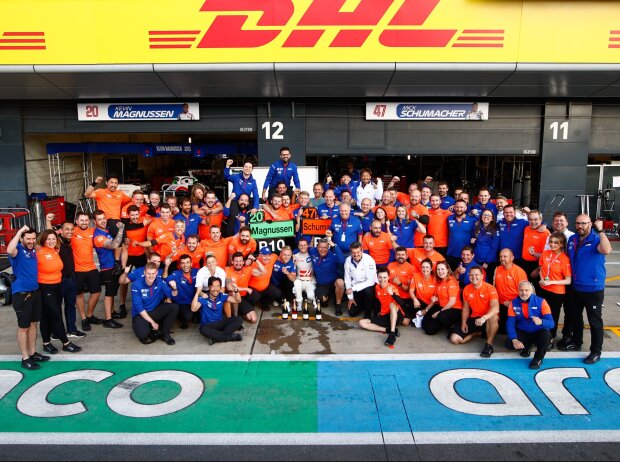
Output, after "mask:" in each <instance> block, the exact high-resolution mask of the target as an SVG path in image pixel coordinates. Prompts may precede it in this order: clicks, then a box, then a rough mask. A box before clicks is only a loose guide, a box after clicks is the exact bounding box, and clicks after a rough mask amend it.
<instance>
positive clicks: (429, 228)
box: [426, 194, 452, 258]
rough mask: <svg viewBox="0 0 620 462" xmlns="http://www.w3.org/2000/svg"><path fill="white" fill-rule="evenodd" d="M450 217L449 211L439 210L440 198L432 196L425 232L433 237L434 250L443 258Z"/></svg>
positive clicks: (446, 244) (446, 246) (446, 248)
mask: <svg viewBox="0 0 620 462" xmlns="http://www.w3.org/2000/svg"><path fill="white" fill-rule="evenodd" d="M450 215H452V212H451V211H449V210H444V209H442V208H441V198H440V197H439V196H438V195H436V194H433V195H432V196H431V208H430V209H428V225H426V232H427V233H428V234H430V235H432V236H434V237H435V250H436V251H437V252H439V253H440V254H441V255H443V256H444V258H445V256H446V251H447V250H448V217H449V216H450Z"/></svg>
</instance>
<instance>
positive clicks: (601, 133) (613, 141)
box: [590, 104, 620, 155]
mask: <svg viewBox="0 0 620 462" xmlns="http://www.w3.org/2000/svg"><path fill="white" fill-rule="evenodd" d="M590 153H591V154H615V155H620V105H617V104H616V105H604V106H603V105H596V104H595V105H593V106H592V138H591V140H590Z"/></svg>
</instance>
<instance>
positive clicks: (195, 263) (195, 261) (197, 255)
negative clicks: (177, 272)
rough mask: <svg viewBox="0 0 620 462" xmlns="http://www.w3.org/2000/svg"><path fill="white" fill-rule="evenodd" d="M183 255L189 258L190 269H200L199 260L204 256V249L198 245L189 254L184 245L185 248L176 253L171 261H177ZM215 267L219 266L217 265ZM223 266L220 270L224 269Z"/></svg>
mask: <svg viewBox="0 0 620 462" xmlns="http://www.w3.org/2000/svg"><path fill="white" fill-rule="evenodd" d="M183 255H189V256H190V258H191V259H192V268H196V269H200V268H202V265H201V260H202V259H203V258H204V256H205V249H203V248H202V247H200V245H198V246H197V247H196V250H194V251H193V252H191V251H190V250H189V249H188V248H187V245H185V248H184V249H183V250H182V251H180V252H177V254H176V255H174V256H173V257H172V261H178V260H179V259H180V258H181V257H182V256H183ZM217 266H220V265H219V263H218V265H217ZM225 266H226V265H224V266H222V268H224V267H225Z"/></svg>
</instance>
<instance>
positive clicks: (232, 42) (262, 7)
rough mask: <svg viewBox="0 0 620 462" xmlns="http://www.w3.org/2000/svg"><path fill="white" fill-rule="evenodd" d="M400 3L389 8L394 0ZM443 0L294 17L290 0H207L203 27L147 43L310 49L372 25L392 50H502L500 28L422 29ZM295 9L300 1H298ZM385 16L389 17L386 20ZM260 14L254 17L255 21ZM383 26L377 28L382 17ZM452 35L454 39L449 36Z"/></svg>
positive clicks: (152, 34) (348, 38) (347, 43)
mask: <svg viewBox="0 0 620 462" xmlns="http://www.w3.org/2000/svg"><path fill="white" fill-rule="evenodd" d="M395 2H398V3H402V4H401V5H400V7H398V8H397V9H396V11H395V12H394V13H392V12H391V11H393V10H394V9H393V8H392V10H391V9H390V7H392V5H393V4H394V3H395ZM440 2H441V0H359V3H358V4H357V5H356V6H355V8H353V9H349V10H350V11H343V7H344V6H345V3H346V0H312V1H311V2H310V3H309V4H308V6H307V7H305V11H303V13H302V14H301V17H300V18H299V19H298V20H295V19H293V18H294V16H299V15H295V8H296V4H295V2H294V1H293V0H277V1H275V0H205V2H204V3H203V5H202V7H201V8H200V11H201V12H209V13H217V14H215V16H214V18H213V20H212V22H211V23H210V25H209V26H208V28H207V30H206V32H204V33H203V31H202V30H151V31H149V46H150V48H151V49H157V48H192V47H195V48H209V49H222V48H259V47H263V46H265V45H268V44H270V43H272V42H274V41H275V40H276V39H278V38H279V37H280V35H284V36H285V37H284V42H283V44H282V47H283V48H313V47H315V46H316V45H317V44H318V42H319V40H320V39H321V38H322V37H323V35H324V34H325V32H326V31H327V30H329V29H336V30H337V33H336V35H335V37H334V38H333V39H332V40H331V41H330V43H329V47H330V48H359V47H362V46H364V44H365V43H366V41H367V39H368V37H369V36H370V34H371V33H372V32H373V31H374V30H375V28H376V27H382V28H383V30H381V31H380V33H379V34H378V38H377V40H378V42H379V44H380V45H382V46H385V47H391V48H417V47H446V46H448V45H450V43H451V41H452V45H451V46H452V47H455V48H457V47H458V48H464V47H492V48H502V47H503V41H504V30H503V29H479V28H471V29H464V30H462V31H461V32H460V34H457V33H458V32H459V30H458V29H430V28H421V26H423V25H424V23H425V22H426V20H427V19H428V18H429V17H430V16H431V14H432V13H433V11H434V10H435V8H436V7H437V5H438V4H439V3H440ZM297 7H298V8H299V3H298V4H297ZM386 15H389V16H390V17H389V18H386ZM257 18H258V19H257ZM384 19H385V20H387V26H382V25H381V26H380V25H379V24H380V22H385V21H382V20H384ZM455 37H456V39H455V40H453V39H454V38H455Z"/></svg>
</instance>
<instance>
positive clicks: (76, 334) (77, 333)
mask: <svg viewBox="0 0 620 462" xmlns="http://www.w3.org/2000/svg"><path fill="white" fill-rule="evenodd" d="M67 337H73V338H82V337H86V334H85V333H84V332H82V331H79V330H72V331H70V332H67Z"/></svg>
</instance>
